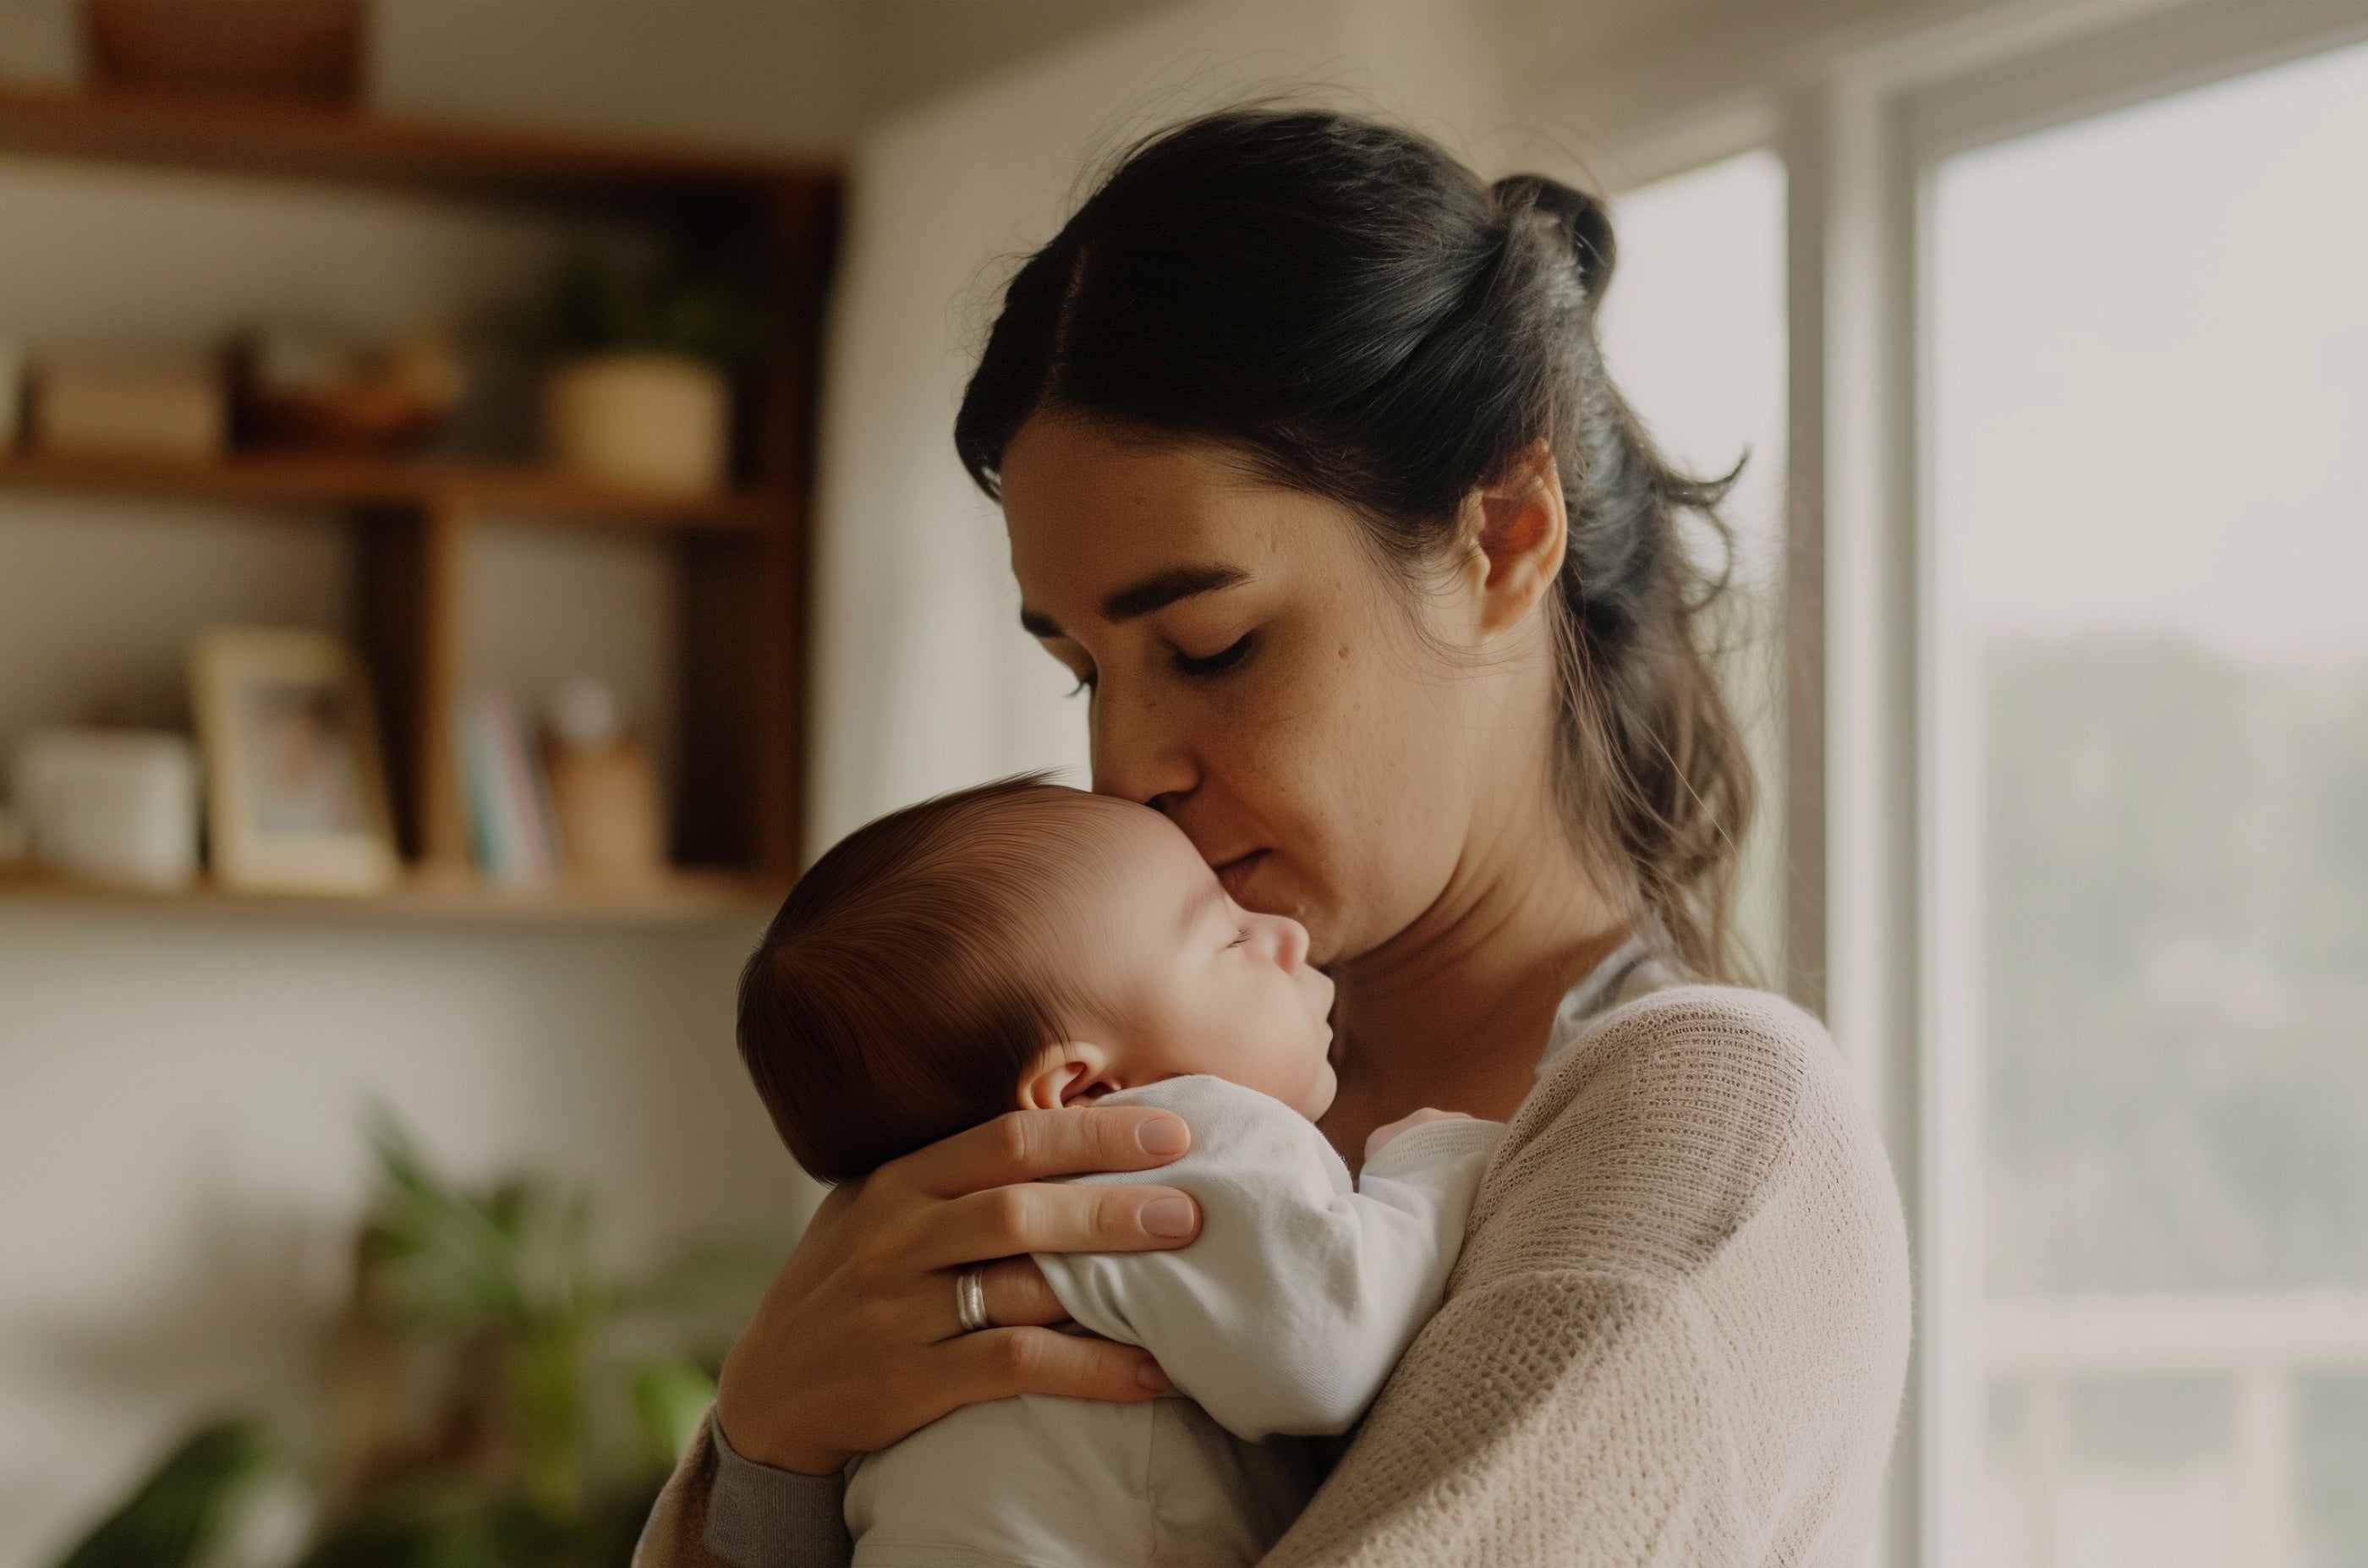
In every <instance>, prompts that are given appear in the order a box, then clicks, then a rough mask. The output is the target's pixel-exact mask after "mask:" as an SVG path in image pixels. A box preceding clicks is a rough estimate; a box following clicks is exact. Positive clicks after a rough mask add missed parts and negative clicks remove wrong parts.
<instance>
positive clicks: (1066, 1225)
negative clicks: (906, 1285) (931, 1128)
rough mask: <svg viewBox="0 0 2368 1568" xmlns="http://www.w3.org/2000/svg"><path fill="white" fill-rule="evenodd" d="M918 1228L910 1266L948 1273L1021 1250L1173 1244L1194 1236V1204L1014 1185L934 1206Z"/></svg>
mask: <svg viewBox="0 0 2368 1568" xmlns="http://www.w3.org/2000/svg"><path fill="white" fill-rule="evenodd" d="M1054 1114H1056V1115H1057V1114H1060V1113H1058V1112H1055V1113H1054ZM923 1227H924V1228H923V1231H922V1233H921V1234H920V1236H919V1237H918V1238H917V1241H916V1246H915V1259H916V1262H917V1263H919V1264H920V1265H921V1266H922V1267H930V1268H951V1267H956V1266H957V1265H960V1264H964V1263H975V1262H977V1261H978V1260H979V1259H981V1258H988V1257H1009V1256H1012V1255H1014V1254H1016V1253H1023V1252H1156V1251H1158V1250H1160V1249H1161V1248H1163V1247H1179V1246H1182V1245H1183V1244H1186V1243H1187V1242H1189V1241H1190V1240H1191V1239H1192V1238H1193V1237H1194V1236H1196V1235H1198V1234H1200V1232H1201V1206H1200V1205H1199V1204H1198V1203H1195V1202H1194V1201H1193V1200H1192V1199H1190V1197H1189V1196H1188V1195H1186V1194H1184V1193H1181V1192H1178V1191H1177V1190H1176V1189H1175V1188H1174V1187H1104V1186H1102V1185H1100V1184H1099V1183H1097V1184H1095V1185H1093V1186H1091V1187H1071V1186H1067V1185H1054V1184H1053V1183H1049V1182H1018V1183H1015V1184H1013V1185H1012V1186H1009V1187H989V1188H988V1189H987V1190H985V1192H973V1193H970V1194H968V1195H967V1196H964V1197H962V1198H956V1199H951V1200H949V1201H947V1202H944V1203H939V1204H937V1205H935V1206H933V1207H932V1208H931V1209H930V1210H929V1211H928V1215H927V1217H926V1218H925V1220H924V1221H923Z"/></svg>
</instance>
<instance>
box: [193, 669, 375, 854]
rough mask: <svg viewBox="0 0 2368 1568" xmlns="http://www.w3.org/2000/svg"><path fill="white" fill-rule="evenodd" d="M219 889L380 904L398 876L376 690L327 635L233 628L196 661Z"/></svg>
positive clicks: (211, 837) (195, 699) (199, 720)
mask: <svg viewBox="0 0 2368 1568" xmlns="http://www.w3.org/2000/svg"><path fill="white" fill-rule="evenodd" d="M189 679H190V696H191V706H192V708H193V709H194V710H195V712H196V715H197V723H198V739H199V746H200V748H201V750H202V751H203V753H204V758H205V778H206V833H207V839H208V844H209V851H210V858H211V862H212V867H213V874H214V878H215V881H217V882H218V883H220V884H221V885H222V887H224V888H226V889H230V890H233V891H238V892H332V893H356V894H363V893H372V892H383V891H385V890H386V889H387V888H388V887H389V886H391V885H392V884H393V881H394V880H395V875H396V872H397V869H398V864H399V863H398V861H397V858H396V855H395V847H394V833H393V825H392V820H391V818H390V816H389V814H388V811H387V798H386V772H385V768H384V767H383V766H382V764H381V754H380V751H379V740H378V723H377V717H376V714H375V713H374V711H373V710H372V705H371V702H370V682H369V680H368V678H367V677H366V676H365V675H364V674H363V671H362V667H361V664H360V662H359V660H357V659H356V658H355V657H354V655H353V653H352V652H351V650H349V649H348V648H347V647H346V645H345V644H344V643H343V642H339V641H338V640H337V639H336V638H334V637H331V636H327V635H325V634H324V633H321V632H317V631H264V630H253V629H246V628H225V629H222V630H219V631H209V632H207V633H205V634H204V635H203V636H201V637H199V639H198V641H197V643H196V645H195V647H194V648H193V650H192V651H191V653H190V659H189Z"/></svg>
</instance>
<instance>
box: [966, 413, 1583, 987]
mask: <svg viewBox="0 0 2368 1568" xmlns="http://www.w3.org/2000/svg"><path fill="white" fill-rule="evenodd" d="M1002 478H1003V509H1004V516H1005V518H1006V521H1007V524H1008V528H1009V531H1010V539H1011V562H1012V568H1013V570H1014V572H1015V573H1016V574H1018V576H1019V586H1020V593H1021V601H1022V619H1023V621H1024V623H1025V624H1026V625H1027V627H1028V630H1029V631H1031V632H1033V633H1034V634H1035V635H1036V636H1037V637H1038V638H1040V639H1041V640H1042V642H1043V643H1044V646H1045V648H1046V649H1047V650H1048V651H1050V652H1051V653H1052V654H1053V656H1054V657H1055V658H1057V659H1059V660H1060V661H1061V662H1062V663H1063V664H1064V665H1067V666H1068V667H1069V669H1070V671H1071V672H1072V673H1074V674H1075V675H1076V676H1077V677H1078V679H1079V680H1080V681H1081V682H1083V683H1084V687H1083V689H1082V690H1081V692H1080V696H1081V698H1082V699H1087V700H1089V701H1090V702H1091V705H1092V706H1091V721H1092V732H1093V772H1094V788H1095V790H1097V791H1099V792H1100V793H1103V794H1109V795H1118V796H1122V797H1124V798H1126V799H1128V800H1131V801H1142V802H1144V803H1145V804H1147V805H1150V806H1153V807H1155V808H1156V809H1157V810H1159V811H1161V812H1165V813H1166V814H1167V816H1168V817H1169V818H1170V819H1171V820H1173V821H1174V822H1175V823H1176V824H1177V825H1178V827H1180V828H1182V829H1183V830H1184V832H1185V834H1186V835H1187V836H1188V837H1190V839H1191V841H1192V846H1193V847H1194V848H1195V849H1197V850H1198V851H1199V852H1200V854H1201V858H1203V859H1204V860H1206V861H1207V862H1208V863H1209V865H1210V866H1211V867H1212V868H1213V869H1215V870H1216V872H1217V874H1218V876H1219V878H1220V880H1222V881H1224V885H1225V887H1226V890H1227V891H1228V892H1231V893H1232V894H1233V896H1234V897H1235V899H1236V900H1237V901H1239V902H1240V903H1242V904H1244V905H1245V906H1247V907H1248V908H1251V909H1256V910H1259V911H1263V912H1266V913H1269V914H1277V915H1291V916H1292V917H1293V918H1295V919H1297V920H1298V921H1299V922H1300V923H1301V924H1302V925H1304V926H1306V927H1307V929H1308V933H1309V937H1310V951H1309V957H1310V958H1311V959H1312V960H1314V961H1315V962H1317V963H1326V964H1328V963H1332V962H1335V961H1337V960H1342V959H1354V958H1356V957H1358V956H1360V954H1363V953H1366V952H1369V951H1371V950H1372V949H1373V948H1375V947H1376V946H1378V945H1379V944H1380V943H1382V942H1383V941H1384V940H1386V939H1387V938H1389V937H1392V936H1394V935H1395V934H1396V933H1397V932H1399V931H1401V930H1404V929H1405V928H1406V926H1409V925H1411V924H1412V923H1413V922H1414V921H1415V920H1416V919H1417V917H1418V916H1420V915H1421V914H1422V913H1423V912H1424V911H1425V910H1426V909H1429V907H1430V906H1431V905H1432V903H1435V902H1436V901H1437V900H1438V899H1439V897H1440V893H1441V892H1442V891H1443V890H1444V889H1445V888H1446V887H1447V886H1448V885H1449V882H1450V880H1451V879H1452V877H1454V875H1455V874H1456V872H1457V869H1458V866H1459V861H1460V860H1461V859H1462V858H1463V856H1464V854H1465V851H1466V844H1467V838H1468V836H1469V834H1470V831H1471V827H1472V824H1474V821H1475V818H1476V816H1477V814H1478V813H1479V812H1480V811H1481V809H1482V805H1483V797H1484V795H1485V794H1486V790H1487V789H1488V787H1489V781H1490V780H1491V779H1492V778H1494V779H1496V780H1498V781H1499V782H1500V784H1501V780H1502V779H1503V778H1505V777H1506V776H1507V774H1508V772H1509V773H1511V774H1515V775H1527V774H1528V773H1529V772H1530V771H1531V770H1530V769H1527V768H1523V767H1518V766H1508V765H1509V764H1511V763H1512V760H1513V758H1512V752H1511V749H1510V748H1513V747H1515V746H1520V747H1523V748H1525V749H1528V750H1532V751H1534V750H1539V749H1542V748H1541V747H1540V744H1539V743H1540V741H1541V739H1542V735H1541V732H1540V730H1539V728H1538V726H1537V725H1536V724H1535V723H1534V722H1532V723H1531V724H1530V725H1528V726H1527V727H1526V731H1525V732H1524V731H1523V730H1522V729H1521V727H1519V726H1508V724H1507V723H1506V722H1504V720H1505V717H1506V703H1505V699H1504V692H1503V689H1502V687H1503V680H1502V674H1501V672H1495V673H1492V668H1493V665H1495V664H1496V663H1497V661H1494V660H1489V659H1480V660H1474V659H1472V658H1470V657H1469V656H1468V653H1469V650H1470V648H1471V646H1472V645H1473V644H1474V643H1475V642H1477V641H1478V640H1479V631H1478V629H1477V623H1476V621H1475V619H1474V618H1475V616H1476V615H1477V614H1478V613H1479V612H1478V608H1477V607H1476V606H1474V605H1472V604H1469V603H1466V602H1465V601H1466V600H1467V599H1469V598H1471V597H1474V596H1473V595H1472V594H1471V593H1469V592H1467V591H1465V589H1464V588H1463V583H1464V581H1465V579H1466V577H1468V575H1469V574H1464V575H1462V576H1459V575H1458V574H1454V573H1448V574H1444V575H1443V576H1442V579H1441V583H1440V586H1439V587H1437V588H1436V589H1432V588H1430V587H1429V586H1428V585H1427V586H1426V588H1425V590H1424V591H1423V592H1421V593H1420V594H1409V592H1408V591H1407V590H1406V587H1405V586H1404V585H1402V584H1401V583H1399V582H1398V581H1397V580H1396V579H1395V578H1394V576H1393V575H1392V574H1391V572H1390V569H1389V568H1388V567H1387V566H1386V565H1385V564H1384V563H1383V562H1381V561H1380V560H1379V559H1378V558H1377V556H1376V553H1375V552H1374V551H1372V548H1371V547H1370V546H1369V545H1368V544H1367V543H1366V542H1365V540H1363V539H1362V538H1361V537H1360V524H1359V523H1358V521H1357V519H1356V517H1354V515H1353V514H1351V513H1350V512H1349V510H1348V509H1347V508H1346V507H1344V506H1339V505H1338V504H1337V503H1335V502H1332V501H1328V500H1325V499H1323V498H1320V497H1317V496H1314V495H1309V494H1305V493H1304V492H1300V491H1296V490H1291V489H1287V488H1284V487H1282V486H1280V485H1276V484H1274V483H1269V482H1267V481H1263V480H1260V479H1258V478H1257V477H1255V476H1253V475H1251V474H1250V473H1249V472H1247V471H1246V469H1245V468H1244V467H1243V465H1242V464H1241V463H1240V462H1239V461H1238V460H1235V459H1234V458H1233V457H1232V456H1231V455H1230V454H1228V453H1227V452H1225V451H1224V449H1221V448H1217V447H1215V446H1212V445H1210V444H1206V443H1184V442H1177V443H1165V442H1163V443H1146V442H1143V441H1139V440H1133V439H1129V438H1127V437H1125V436H1123V435H1121V434H1119V433H1116V432H1113V431H1111V430H1110V429H1109V428H1108V427H1107V426H1099V425H1096V424H1093V423H1091V422H1088V421H1085V420H1080V419H1076V418H1070V417H1064V416H1060V415H1039V416H1037V417H1036V418H1034V419H1031V420H1030V422H1029V423H1028V424H1027V425H1026V426H1024V427H1023V428H1022V429H1021V430H1020V432H1019V436H1018V437H1015V438H1014V440H1013V441H1012V443H1011V446H1010V448H1009V449H1008V451H1007V452H1006V453H1005V456H1004V465H1003V471H1002ZM1459 653H1463V654H1466V655H1467V656H1463V657H1459ZM1524 734H1525V738H1520V737H1523V736H1524Z"/></svg>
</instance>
